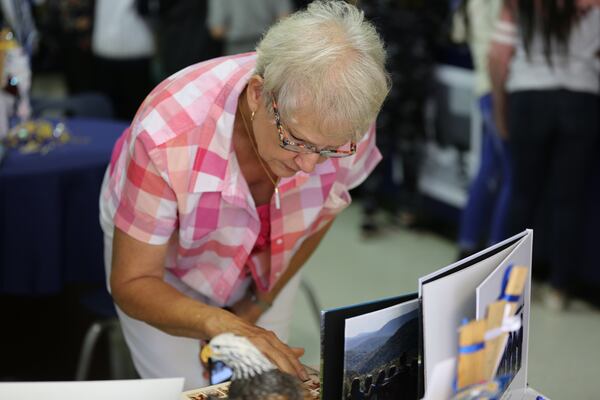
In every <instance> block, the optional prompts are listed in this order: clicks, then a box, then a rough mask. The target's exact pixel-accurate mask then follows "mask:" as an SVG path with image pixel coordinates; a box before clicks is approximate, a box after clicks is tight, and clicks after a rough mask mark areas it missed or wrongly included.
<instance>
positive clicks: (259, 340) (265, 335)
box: [208, 310, 308, 380]
mask: <svg viewBox="0 0 600 400" xmlns="http://www.w3.org/2000/svg"><path fill="white" fill-rule="evenodd" d="M222 311H223V313H219V314H220V315H219V317H220V318H217V319H215V320H214V322H213V323H212V324H208V326H210V331H209V335H210V337H213V336H216V335H218V334H219V333H223V332H231V333H234V334H236V335H240V336H245V337H246V338H248V340H250V341H251V342H252V343H253V344H254V345H255V346H256V347H257V348H258V349H259V350H260V351H261V352H262V353H263V354H264V355H265V356H266V357H267V358H268V359H270V360H271V361H272V362H273V363H274V364H275V366H276V367H277V368H279V369H280V370H282V371H284V372H287V373H288V374H291V375H295V376H298V377H299V378H300V379H301V380H306V379H308V374H307V373H306V370H305V369H304V367H303V366H302V364H301V363H300V361H299V360H298V358H299V357H300V356H302V354H304V349H300V348H294V349H292V348H290V347H288V346H287V345H286V344H285V343H283V342H282V341H281V340H279V338H278V337H277V335H275V333H273V332H271V331H268V330H266V329H263V328H260V327H258V326H256V325H253V324H250V323H248V322H246V321H244V320H243V319H242V318H240V317H239V316H235V315H234V314H232V313H230V312H227V311H224V310H222ZM215 314H216V313H215Z"/></svg>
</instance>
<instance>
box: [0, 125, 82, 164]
mask: <svg viewBox="0 0 600 400" xmlns="http://www.w3.org/2000/svg"><path fill="white" fill-rule="evenodd" d="M71 141H73V136H72V135H71V134H70V133H69V130H68V129H67V126H66V124H65V123H64V122H58V123H54V122H52V121H48V120H44V119H39V120H29V121H25V122H21V123H20V124H18V125H16V126H14V127H13V128H11V129H10V130H9V131H8V134H7V135H6V137H4V138H2V139H0V144H2V145H3V146H4V147H5V148H6V149H18V150H19V152H20V153H21V154H30V153H40V154H42V155H44V154H47V153H48V152H50V151H51V150H52V149H54V148H55V147H56V146H60V145H63V144H65V143H68V142H71ZM75 142H81V143H83V142H85V138H84V137H77V138H76V140H75Z"/></svg>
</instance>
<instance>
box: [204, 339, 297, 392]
mask: <svg viewBox="0 0 600 400" xmlns="http://www.w3.org/2000/svg"><path fill="white" fill-rule="evenodd" d="M200 358H201V360H202V362H203V363H204V364H206V363H207V362H208V359H209V358H210V359H212V361H213V362H214V361H221V362H222V363H224V364H226V365H227V366H228V367H229V368H231V369H232V371H233V376H232V378H231V385H230V386H229V399H230V400H257V399H260V400H303V399H304V398H305V397H304V396H305V394H306V393H305V391H304V388H303V387H302V385H301V383H300V381H299V380H298V378H296V377H294V376H292V375H290V374H287V373H285V372H282V371H280V370H279V369H277V367H275V365H273V363H271V361H269V359H267V357H265V356H264V355H263V353H261V352H260V350H258V349H257V348H256V347H255V346H254V345H253V344H252V342H250V341H249V340H248V339H247V338H245V337H243V336H237V335H235V334H233V333H222V334H220V335H217V336H215V337H214V338H212V339H211V341H210V342H209V343H208V344H207V345H206V346H204V348H203V349H202V352H201V354H200Z"/></svg>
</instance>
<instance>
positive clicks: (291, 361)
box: [249, 330, 308, 380]
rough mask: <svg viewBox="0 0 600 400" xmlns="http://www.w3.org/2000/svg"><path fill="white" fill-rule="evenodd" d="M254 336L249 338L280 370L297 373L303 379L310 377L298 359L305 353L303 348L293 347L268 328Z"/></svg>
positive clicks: (291, 373)
mask: <svg viewBox="0 0 600 400" xmlns="http://www.w3.org/2000/svg"><path fill="white" fill-rule="evenodd" d="M263 331H264V332H263V333H262V334H261V335H259V336H257V337H254V338H249V339H250V340H251V341H252V342H253V343H254V344H255V345H256V347H257V348H258V349H259V350H260V351H262V352H263V354H264V355H265V356H266V357H267V358H269V359H270V360H271V361H272V362H273V363H274V364H275V365H276V366H277V368H279V369H280V370H282V371H284V372H287V373H288V374H290V375H295V376H297V377H298V378H300V379H301V380H306V379H308V374H307V373H306V370H305V369H304V367H303V366H302V364H301V363H300V361H299V360H298V357H300V356H301V355H302V354H303V353H304V350H303V349H291V348H290V347H288V346H287V345H286V344H284V343H283V342H282V341H280V340H279V338H277V336H276V335H275V334H274V333H273V332H271V331H267V330H263Z"/></svg>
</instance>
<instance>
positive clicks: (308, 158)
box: [295, 153, 322, 174]
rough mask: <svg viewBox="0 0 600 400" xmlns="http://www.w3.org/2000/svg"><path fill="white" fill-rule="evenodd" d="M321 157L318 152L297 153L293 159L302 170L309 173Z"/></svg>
mask: <svg viewBox="0 0 600 400" xmlns="http://www.w3.org/2000/svg"><path fill="white" fill-rule="evenodd" d="M321 158H322V157H321V155H320V154H318V153H298V155H297V156H296V158H295V161H296V165H298V167H300V169H301V170H302V171H303V172H306V173H307V174H310V173H311V172H313V170H314V169H315V166H316V165H317V163H318V162H319V160H320V159H321Z"/></svg>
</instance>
